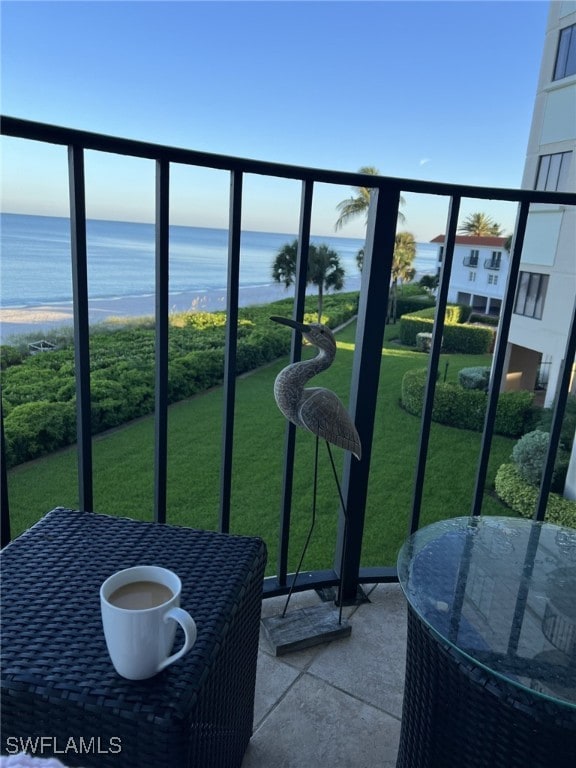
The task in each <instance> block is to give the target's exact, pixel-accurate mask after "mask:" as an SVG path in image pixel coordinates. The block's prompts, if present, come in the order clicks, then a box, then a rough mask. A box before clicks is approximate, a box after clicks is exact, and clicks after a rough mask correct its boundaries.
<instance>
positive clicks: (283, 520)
mask: <svg viewBox="0 0 576 768" xmlns="http://www.w3.org/2000/svg"><path fill="white" fill-rule="evenodd" d="M1 130H2V133H3V134H4V135H6V136H11V137H17V138H19V139H22V140H26V141H31V142H32V141H33V142H45V143H49V144H56V145H64V146H66V147H67V148H68V167H69V188H70V224H71V242H72V279H73V304H74V341H75V349H76V382H77V384H76V386H77V392H76V402H77V438H78V441H77V445H78V474H79V481H78V482H79V499H80V505H81V507H82V508H83V509H85V510H88V511H90V510H92V509H93V493H92V478H93V468H92V435H91V422H90V418H91V413H90V347H89V322H88V281H87V245H86V189H85V181H84V155H85V152H86V151H87V150H91V151H96V152H104V153H114V154H117V155H125V156H130V157H137V158H148V159H151V160H153V161H154V162H155V167H156V193H155V194H156V197H155V201H156V202H155V205H156V289H155V290H156V363H155V365H156V384H155V387H156V389H155V391H156V399H155V424H156V427H155V463H154V509H155V512H154V517H155V520H156V521H157V522H159V523H162V522H165V521H166V519H167V502H166V499H167V415H168V387H167V382H168V327H169V323H168V319H169V318H168V315H169V299H168V297H169V293H168V267H169V230H168V224H169V209H170V191H169V179H170V171H171V168H172V167H173V166H196V167H201V168H212V169H220V170H225V171H227V172H228V173H229V175H230V206H229V246H228V290H227V305H226V311H227V334H226V351H225V376H224V406H223V427H222V461H221V468H220V513H219V520H220V530H221V531H223V532H228V531H229V530H230V511H231V504H230V501H231V485H232V472H233V439H232V438H233V427H234V413H235V394H236V390H235V382H236V367H235V361H236V347H237V336H238V334H237V326H238V289H239V278H238V275H239V260H240V234H241V216H242V206H243V179H244V177H245V176H246V175H247V174H257V175H261V176H262V175H263V176H267V177H274V178H283V179H293V180H297V181H299V182H300V184H301V205H300V223H299V232H298V244H299V246H298V257H297V278H296V286H295V298H294V308H293V317H294V319H296V320H301V319H302V316H303V311H304V298H305V289H306V274H307V261H308V252H309V245H310V236H311V221H312V207H313V202H314V195H315V185H317V184H330V185H339V186H340V187H341V188H342V198H344V197H346V196H348V195H349V188H350V186H359V187H367V188H370V189H371V190H372V196H371V205H370V212H369V218H368V225H367V233H366V242H365V249H364V265H363V270H362V283H361V290H360V301H359V310H358V318H357V335H356V340H355V351H354V359H353V367H352V374H351V383H350V405H349V409H350V413H351V416H352V418H353V420H354V422H355V423H356V426H357V429H358V432H359V434H360V438H361V441H362V448H363V450H362V460H361V461H356V460H354V461H352V460H351V457H350V454H348V453H347V454H346V456H345V459H344V465H343V471H342V495H343V499H342V501H343V503H344V504H345V505H346V507H347V509H348V511H349V513H350V524H349V530H348V532H347V536H344V515H343V514H342V511H341V513H340V518H339V532H338V537H337V542H336V546H335V551H334V559H333V563H334V565H333V567H332V568H330V569H328V570H324V571H312V572H307V573H302V574H301V575H300V576H299V578H298V580H297V581H296V583H295V585H294V586H295V589H296V590H302V589H310V588H322V587H326V586H333V585H336V584H337V583H338V581H339V579H340V575H341V570H340V569H341V568H342V569H343V570H342V575H343V584H344V600H345V601H353V600H354V599H355V597H356V594H357V589H358V585H359V584H361V583H367V582H371V583H374V582H378V581H380V582H383V581H394V580H396V577H397V575H396V570H395V568H394V567H388V566H377V567H364V566H363V565H362V540H363V533H364V527H365V512H366V501H367V494H368V484H369V479H370V473H371V471H372V439H373V432H374V422H375V414H376V405H377V393H378V383H379V377H380V369H381V364H384V363H382V347H383V339H384V330H385V323H386V314H387V311H386V310H387V307H386V304H387V291H383V290H382V286H388V285H389V284H390V277H391V270H392V262H393V255H394V241H395V234H396V224H397V218H398V210H399V203H400V196H401V194H405V193H412V194H426V195H436V196H441V197H443V198H444V199H446V200H447V202H448V204H449V209H448V219H447V223H446V237H445V244H444V258H443V261H442V271H441V279H440V285H439V289H438V297H437V309H436V321H435V324H434V333H433V338H432V346H431V351H430V355H429V357H428V365H429V374H428V382H427V386H426V391H425V398H424V407H423V413H422V421H421V432H420V438H419V448H418V458H417V463H416V470H415V475H414V482H413V498H412V505H411V510H410V511H408V510H407V518H409V521H408V523H407V529H406V533H407V534H408V533H409V532H413V531H415V530H416V529H417V528H418V527H419V522H420V511H421V505H422V492H423V485H424V476H425V471H426V460H427V454H428V444H429V438H430V431H431V418H432V405H433V401H434V391H435V384H436V378H437V376H436V374H437V371H438V364H439V355H440V346H441V341H442V332H443V326H444V314H445V308H446V303H447V295H448V284H449V281H450V274H451V269H452V261H453V256H454V246H455V241H456V231H457V226H458V217H459V211H460V203H461V200H462V199H463V198H472V199H475V200H503V201H512V202H514V203H518V214H517V223H516V230H515V236H514V242H513V246H512V250H511V258H510V272H509V283H508V289H507V293H506V297H505V299H504V301H503V306H502V311H501V319H500V327H499V333H498V337H497V343H496V348H495V350H494V356H493V365H492V378H491V384H490V391H489V396H488V406H487V411H486V417H485V423H484V431H483V434H482V439H481V448H480V454H479V459H478V465H477V471H476V482H475V489H474V493H473V497H472V499H471V503H470V513H471V514H473V515H478V514H479V513H480V510H481V506H482V496H483V489H484V486H485V480H486V473H487V466H488V457H489V453H490V445H491V441H492V435H493V430H494V422H495V414H496V405H497V401H498V395H499V391H500V382H501V379H502V374H503V366H504V357H505V352H506V343H507V339H508V332H509V328H510V321H511V316H512V307H513V300H514V293H515V287H516V283H517V279H518V273H519V267H520V259H521V253H522V245H523V241H524V234H525V230H526V222H527V217H528V212H529V207H530V205H531V204H532V203H552V204H558V205H574V204H576V195H573V194H567V193H551V192H537V191H532V190H519V189H497V188H488V187H473V186H465V185H449V184H438V183H431V182H424V181H417V180H410V179H400V178H388V177H382V176H366V175H362V174H354V173H339V172H335V171H328V170H319V169H313V168H304V167H295V166H289V165H280V164H277V163H268V162H264V161H258V160H249V159H240V158H236V157H229V156H224V155H215V154H209V153H206V152H197V151H192V150H186V149H178V148H174V147H170V146H161V145H156V144H150V143H145V142H139V141H130V140H127V139H123V138H115V137H110V136H105V135H101V134H96V133H90V132H85V131H76V130H71V129H67V128H61V127H56V126H52V125H46V124H41V123H36V122H29V121H25V120H20V119H16V118H11V117H5V118H3V119H2V123H1ZM465 263H466V262H465ZM470 266H472V264H470ZM294 336H295V337H296V335H294ZM575 348H576V322H575V321H574V318H572V321H571V326H570V332H569V334H568V341H567V345H566V351H565V355H564V360H567V361H572V360H574V353H575ZM300 353H301V343H300V341H299V340H298V339H297V338H294V340H293V343H292V350H291V360H292V361H296V360H298V359H299V358H300ZM569 375H570V364H569V363H565V364H564V367H563V370H562V373H561V377H560V385H559V391H558V396H557V399H556V407H555V412H554V419H553V424H552V427H551V439H550V447H549V452H548V457H547V462H546V468H545V471H544V473H543V478H542V485H541V491H540V496H539V500H538V504H537V506H536V509H535V510H534V515H535V518H536V519H543V517H544V514H545V509H546V500H547V496H548V493H549V489H550V481H551V475H552V469H553V465H554V457H555V455H556V451H557V447H558V442H559V436H560V426H561V422H562V415H563V412H564V409H565V404H566V398H567V394H568V386H569ZM384 418H385V416H384ZM2 427H3V425H2ZM295 432H296V430H295V427H294V426H293V425H291V424H290V425H288V426H287V428H286V437H285V445H284V462H283V486H282V500H281V504H280V510H279V516H280V524H279V547H278V551H279V555H278V559H277V563H276V575H275V576H274V577H271V578H269V579H267V581H266V584H265V594H266V595H268V596H270V595H275V594H286V593H287V592H288V590H289V589H290V587H291V586H292V585H293V581H294V576H293V575H292V574H290V573H289V572H288V547H289V542H290V529H291V526H290V521H291V509H292V487H293V476H294V457H295ZM2 451H3V452H4V439H3V428H2ZM1 501H2V543H3V544H5V543H6V542H7V541H9V539H10V516H9V507H8V502H9V489H8V486H7V473H6V462H5V461H2V499H1Z"/></svg>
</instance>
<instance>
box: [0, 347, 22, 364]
mask: <svg viewBox="0 0 576 768" xmlns="http://www.w3.org/2000/svg"><path fill="white" fill-rule="evenodd" d="M23 357H24V354H23V353H22V352H21V351H20V350H19V349H18V347H12V346H11V345H10V344H0V370H3V371H4V370H6V368H9V367H10V366H11V365H19V364H20V363H21V362H22V359H23Z"/></svg>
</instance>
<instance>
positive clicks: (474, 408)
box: [432, 383, 487, 432]
mask: <svg viewBox="0 0 576 768" xmlns="http://www.w3.org/2000/svg"><path fill="white" fill-rule="evenodd" d="M486 403H487V399H486V395H485V394H484V392H479V391H478V390H473V389H462V387H459V386H458V384H451V383H446V384H444V383H441V384H438V385H437V386H436V395H435V398H434V408H433V410H432V418H433V419H434V421H438V422H440V424H447V425H448V426H451V427H458V429H471V430H473V431H476V432H479V431H481V430H482V427H483V425H484V414H485V412H486Z"/></svg>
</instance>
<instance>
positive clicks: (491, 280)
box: [488, 275, 498, 285]
mask: <svg viewBox="0 0 576 768" xmlns="http://www.w3.org/2000/svg"><path fill="white" fill-rule="evenodd" d="M488 285H498V275H488Z"/></svg>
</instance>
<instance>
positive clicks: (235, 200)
mask: <svg viewBox="0 0 576 768" xmlns="http://www.w3.org/2000/svg"><path fill="white" fill-rule="evenodd" d="M242 181H243V177H242V172H241V171H232V172H231V174H230V219H229V231H228V290H227V294H226V340H225V352H224V411H223V417H222V462H221V465H220V522H219V529H220V531H221V532H222V533H228V532H229V531H230V504H231V498H232V458H233V447H234V406H235V399H236V348H237V343H238V285H239V282H240V241H241V236H242Z"/></svg>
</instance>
